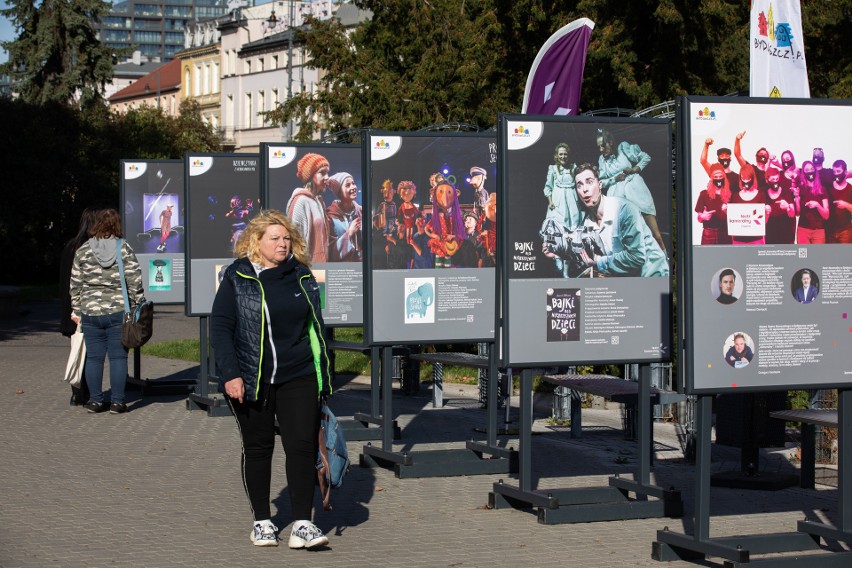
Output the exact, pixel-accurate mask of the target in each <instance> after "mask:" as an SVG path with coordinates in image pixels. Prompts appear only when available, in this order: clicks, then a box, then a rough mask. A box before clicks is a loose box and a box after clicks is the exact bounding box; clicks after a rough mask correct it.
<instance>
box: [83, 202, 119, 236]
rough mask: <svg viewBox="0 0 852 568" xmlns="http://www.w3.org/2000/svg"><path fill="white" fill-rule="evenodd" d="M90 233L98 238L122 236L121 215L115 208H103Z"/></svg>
mask: <svg viewBox="0 0 852 568" xmlns="http://www.w3.org/2000/svg"><path fill="white" fill-rule="evenodd" d="M90 234H91V235H92V236H93V237H95V238H96V239H108V238H110V237H118V238H121V237H123V236H124V234H123V233H122V232H121V217H120V216H119V214H118V211H116V210H115V209H101V210H100V211H98V217H97V219H96V220H95V225H94V226H93V227H92V229H91V232H90Z"/></svg>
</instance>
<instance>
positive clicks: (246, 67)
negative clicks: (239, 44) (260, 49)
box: [245, 59, 251, 75]
mask: <svg viewBox="0 0 852 568" xmlns="http://www.w3.org/2000/svg"><path fill="white" fill-rule="evenodd" d="M249 73H251V59H246V64H245V74H246V75H248V74H249Z"/></svg>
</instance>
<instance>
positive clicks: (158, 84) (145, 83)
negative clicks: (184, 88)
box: [109, 59, 181, 102]
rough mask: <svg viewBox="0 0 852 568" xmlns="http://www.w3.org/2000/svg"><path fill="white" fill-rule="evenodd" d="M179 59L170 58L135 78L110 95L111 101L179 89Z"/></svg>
mask: <svg viewBox="0 0 852 568" xmlns="http://www.w3.org/2000/svg"><path fill="white" fill-rule="evenodd" d="M180 65H181V61H180V59H172V60H171V61H169V62H168V63H165V64H163V65H160V66H159V67H158V68H156V69H155V70H153V71H151V72H150V73H148V74H147V75H145V76H144V77H142V78H140V79H137V80H136V81H134V82H133V83H131V84H130V85H128V86H127V87H125V88H123V89H121V90H120V91H118V92H117V93H116V94H114V95H113V96H111V97H110V98H109V100H110V101H111V102H117V101H120V100H123V99H133V98H136V97H139V96H148V95H150V94H151V93H152V92H156V91H159V92H160V93H163V92H165V91H172V90H175V89H178V90H179V89H180Z"/></svg>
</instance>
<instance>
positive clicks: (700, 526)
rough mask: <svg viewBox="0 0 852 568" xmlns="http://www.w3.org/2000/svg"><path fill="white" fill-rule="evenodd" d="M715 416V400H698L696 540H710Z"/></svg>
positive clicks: (708, 398) (706, 397)
mask: <svg viewBox="0 0 852 568" xmlns="http://www.w3.org/2000/svg"><path fill="white" fill-rule="evenodd" d="M712 414H713V399H712V398H710V397H709V396H700V397H699V398H698V415H697V416H696V420H695V421H696V427H697V432H698V440H697V442H698V447H697V448H696V463H695V469H696V476H695V519H694V523H695V534H694V536H695V540H698V541H704V540H707V539H709V538H710V464H711V457H710V433H711V421H712Z"/></svg>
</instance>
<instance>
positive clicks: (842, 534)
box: [651, 390, 852, 568]
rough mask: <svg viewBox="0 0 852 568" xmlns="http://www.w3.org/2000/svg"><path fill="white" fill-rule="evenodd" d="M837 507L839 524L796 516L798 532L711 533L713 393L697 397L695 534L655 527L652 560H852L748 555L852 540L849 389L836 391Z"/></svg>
mask: <svg viewBox="0 0 852 568" xmlns="http://www.w3.org/2000/svg"><path fill="white" fill-rule="evenodd" d="M838 398H839V404H838V413H839V416H838V419H839V420H838V434H839V443H840V453H839V458H838V462H839V463H838V487H839V503H838V513H839V521H840V528H835V527H832V526H829V525H826V524H823V523H819V522H811V521H800V522H799V523H798V524H797V527H796V529H797V531H796V532H789V533H775V534H766V535H744V536H732V537H726V538H712V539H711V538H710V422H711V412H712V410H711V398H710V397H709V396H702V397H700V398H699V401H698V415H697V418H696V423H697V424H696V425H697V432H698V448H697V452H696V459H697V461H696V477H695V524H694V526H695V534H694V535H692V536H689V535H685V534H676V533H673V532H670V531H668V530H666V529H664V530H661V531H657V540H656V541H655V542H654V543H653V545H652V551H651V557H652V558H654V559H655V560H661V561H670V560H703V559H704V558H705V557H706V556H707V555H711V556H718V557H720V558H724V559H726V562H725V566H726V567H741V566H772V567H773V568H775V567H786V566H790V567H793V566H795V567H796V568H803V567H804V568H809V567H813V568H817V567H819V568H823V567H835V566H837V567H840V566H852V552H833V553H826V554H813V553H811V554H805V555H791V556H789V557H785V558H778V557H773V558H767V559H752V555H753V554H767V553H785V552H798V551H814V550H820V546H819V540H820V538H825V539H832V540H836V541H840V542H845V543H846V544H852V483H850V468H852V391H850V390H841V391H839V392H838Z"/></svg>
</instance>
